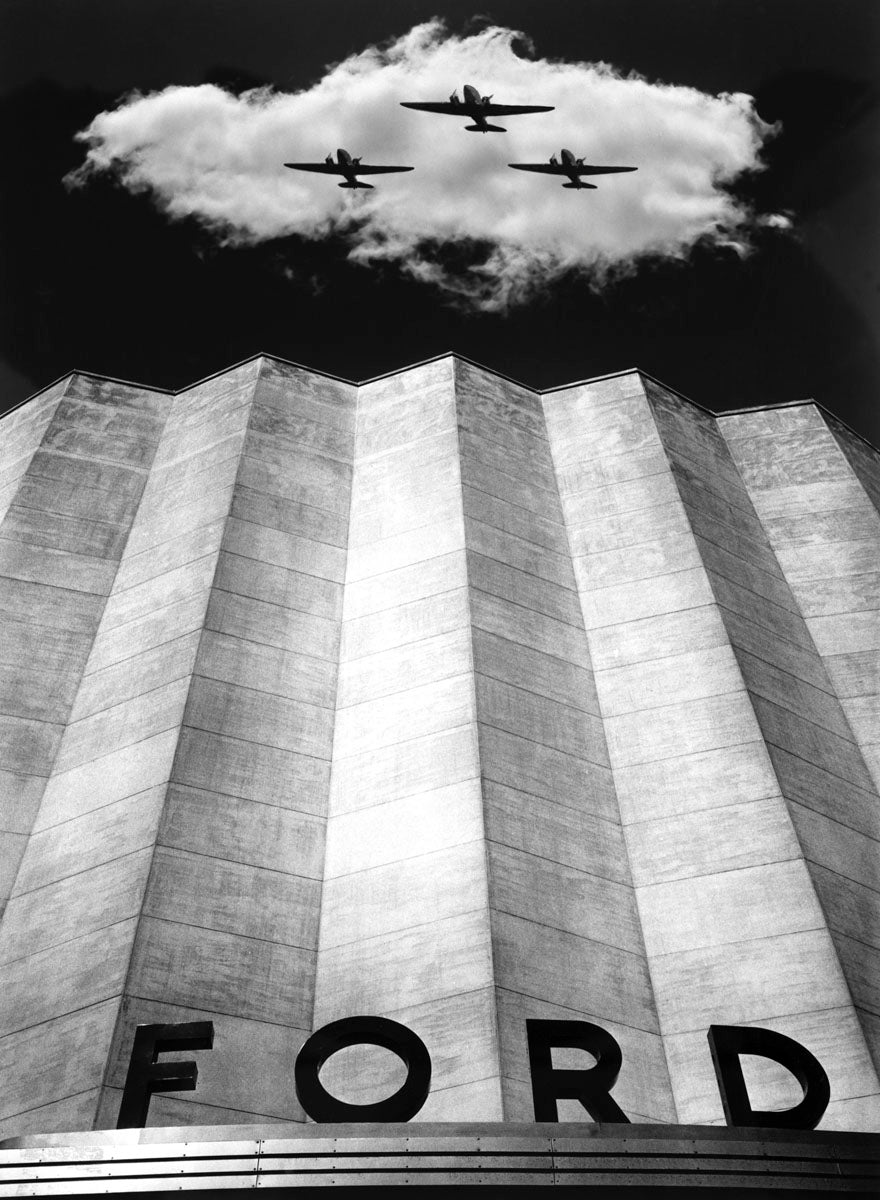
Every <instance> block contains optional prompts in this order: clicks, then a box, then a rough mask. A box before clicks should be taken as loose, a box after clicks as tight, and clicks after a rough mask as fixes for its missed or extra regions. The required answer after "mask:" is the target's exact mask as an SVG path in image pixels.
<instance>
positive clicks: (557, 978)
mask: <svg viewBox="0 0 880 1200" xmlns="http://www.w3.org/2000/svg"><path fill="white" fill-rule="evenodd" d="M492 942H493V949H494V953H495V980H496V983H497V985H498V987H501V988H505V989H509V990H510V991H515V992H522V993H524V994H525V995H528V996H532V997H534V998H535V999H537V1000H546V1001H549V1002H550V1003H552V1004H559V1005H562V1006H563V1007H564V1008H572V1009H576V1010H578V1011H580V1012H592V1013H595V1014H596V1016H597V1018H598V1019H600V1020H601V1019H602V1018H603V1017H605V1016H606V1015H607V1016H608V1017H609V1018H610V1019H611V1020H614V1021H619V1022H621V1023H622V1024H625V1025H632V1026H633V1027H634V1028H636V1029H643V1030H647V1031H649V1032H654V1033H656V1032H658V1029H657V1019H656V1017H655V1015H654V1002H653V998H652V995H651V982H650V979H649V977H648V967H647V963H646V962H645V958H644V956H643V955H642V954H633V953H630V952H629V951H627V950H621V949H619V948H618V947H616V946H608V945H605V944H604V943H602V942H598V941H593V940H590V939H587V938H583V937H578V936H577V935H576V934H573V933H567V932H565V931H562V930H558V929H553V928H551V927H550V926H547V925H540V924H538V923H537V922H535V921H529V920H526V919H524V918H523V917H518V916H513V915H511V914H509V913H501V912H493V913H492Z"/></svg>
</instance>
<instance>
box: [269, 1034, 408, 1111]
mask: <svg viewBox="0 0 880 1200" xmlns="http://www.w3.org/2000/svg"><path fill="white" fill-rule="evenodd" d="M363 1044H366V1045H370V1046H381V1047H382V1048H383V1049H385V1050H391V1051H392V1052H393V1053H394V1054H396V1055H397V1056H398V1058H400V1059H402V1060H403V1062H404V1063H405V1064H406V1068H407V1076H406V1080H405V1082H404V1084H403V1086H402V1087H401V1088H399V1089H398V1091H396V1092H395V1093H394V1095H393V1096H389V1097H388V1098H387V1099H385V1100H379V1101H377V1102H376V1103H375V1104H347V1103H345V1101H343V1100H337V1099H336V1097H335V1096H331V1095H330V1093H329V1092H328V1091H327V1089H326V1088H325V1087H324V1085H323V1084H322V1083H321V1080H320V1079H319V1078H318V1073H319V1072H320V1070H321V1067H323V1065H324V1063H325V1062H326V1061H327V1059H328V1058H330V1056H331V1055H333V1054H335V1053H336V1051H337V1050H344V1049H345V1048H346V1047H347V1046H357V1045H363ZM293 1081H294V1086H295V1087H296V1095H297V1099H298V1100H299V1102H300V1104H301V1105H302V1106H303V1108H304V1109H305V1111H306V1113H307V1114H308V1115H309V1116H310V1117H311V1118H312V1120H313V1121H318V1122H321V1123H326V1122H328V1121H409V1120H410V1118H412V1117H414V1116H415V1115H416V1113H417V1112H418V1111H419V1109H420V1108H421V1107H422V1105H423V1104H424V1103H425V1101H426V1100H427V1098H428V1091H429V1089H430V1087H431V1056H430V1054H429V1053H428V1049H427V1047H426V1045H425V1043H424V1042H423V1041H422V1039H421V1038H420V1037H419V1036H418V1034H415V1033H413V1031H412V1030H411V1029H407V1027H406V1025H401V1024H400V1023H399V1022H398V1021H391V1020H389V1019H388V1018H387V1017H343V1019H342V1020H341V1021H331V1022H330V1024H329V1025H325V1026H324V1027H323V1029H319V1030H317V1031H316V1032H315V1033H313V1034H312V1035H311V1037H310V1038H308V1039H307V1040H306V1041H305V1043H304V1044H303V1048H302V1049H301V1050H300V1052H299V1054H298V1055H297V1059H296V1063H295V1065H294V1068H293Z"/></svg>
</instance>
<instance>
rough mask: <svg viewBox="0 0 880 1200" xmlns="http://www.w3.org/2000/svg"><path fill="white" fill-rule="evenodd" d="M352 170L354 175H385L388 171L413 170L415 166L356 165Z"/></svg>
mask: <svg viewBox="0 0 880 1200" xmlns="http://www.w3.org/2000/svg"><path fill="white" fill-rule="evenodd" d="M352 170H353V171H354V173H355V174H356V175H387V174H388V172H389V171H414V170H415V167H363V166H360V165H359V166H356V167H353V168H352Z"/></svg>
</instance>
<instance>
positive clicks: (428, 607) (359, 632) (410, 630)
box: [340, 559, 469, 663]
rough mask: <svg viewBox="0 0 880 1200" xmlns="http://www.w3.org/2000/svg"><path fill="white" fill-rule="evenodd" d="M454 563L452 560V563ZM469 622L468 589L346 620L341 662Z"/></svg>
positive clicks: (435, 634) (437, 593) (436, 634)
mask: <svg viewBox="0 0 880 1200" xmlns="http://www.w3.org/2000/svg"><path fill="white" fill-rule="evenodd" d="M446 561H447V562H448V561H449V560H448V559H447V560H446ZM454 565H455V564H451V563H450V566H454ZM468 623H469V606H468V594H467V591H466V590H465V589H464V588H456V589H455V590H452V591H443V592H436V593H433V594H431V595H429V596H425V597H424V599H421V600H412V601H409V602H408V603H406V604H400V605H397V606H396V607H394V608H383V609H381V610H380V611H379V612H375V613H371V614H370V615H369V616H364V617H355V618H352V619H351V620H347V621H345V623H344V624H343V626H342V637H341V653H340V657H341V661H342V662H343V663H350V662H351V661H352V660H354V659H357V658H361V657H363V656H365V655H368V654H370V655H372V654H378V653H380V652H381V651H383V650H389V649H391V648H392V647H396V646H405V645H407V644H409V643H413V642H422V641H423V640H424V639H425V638H429V637H435V636H438V635H440V634H443V633H450V632H452V631H454V630H458V629H464V628H467V626H468Z"/></svg>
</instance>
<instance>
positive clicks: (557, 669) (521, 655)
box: [472, 629, 599, 713]
mask: <svg viewBox="0 0 880 1200" xmlns="http://www.w3.org/2000/svg"><path fill="white" fill-rule="evenodd" d="M472 651H473V663H474V670H475V671H476V672H477V673H478V674H480V675H486V676H488V677H489V678H491V679H497V680H499V681H500V682H501V683H508V684H512V685H513V686H515V687H521V688H528V689H529V690H531V691H532V692H534V693H535V694H537V695H539V696H546V697H547V699H549V700H556V701H558V702H559V703H560V704H566V705H569V706H570V707H571V708H577V709H580V710H581V711H583V712H585V713H597V712H598V703H599V702H598V700H597V699H596V688H595V685H594V683H593V675H592V672H590V671H587V670H585V669H584V668H583V667H579V666H576V665H575V664H573V663H570V662H566V661H565V660H564V659H562V658H559V657H557V656H554V655H552V654H544V653H542V652H541V651H540V650H532V649H531V648H530V647H528V646H523V645H521V644H517V643H516V642H512V641H510V640H508V639H507V638H505V637H498V636H497V635H496V634H493V633H487V632H486V631H485V630H484V629H474V630H472Z"/></svg>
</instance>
